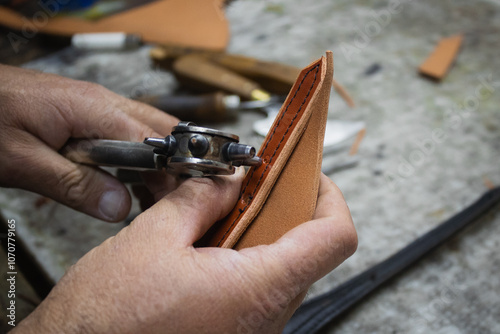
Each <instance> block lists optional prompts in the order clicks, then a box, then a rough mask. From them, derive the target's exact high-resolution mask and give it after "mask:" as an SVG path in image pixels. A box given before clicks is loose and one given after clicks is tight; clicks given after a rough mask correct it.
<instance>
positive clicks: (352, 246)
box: [343, 224, 358, 259]
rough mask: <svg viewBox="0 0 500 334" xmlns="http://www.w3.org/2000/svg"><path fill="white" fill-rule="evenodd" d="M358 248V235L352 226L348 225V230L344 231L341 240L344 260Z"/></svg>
mask: <svg viewBox="0 0 500 334" xmlns="http://www.w3.org/2000/svg"><path fill="white" fill-rule="evenodd" d="M357 248H358V234H357V233H356V229H355V228H354V225H352V224H351V225H350V227H349V228H347V229H346V231H345V233H344V239H343V256H344V258H346V259H347V258H348V257H350V256H351V255H352V254H354V252H356V249H357Z"/></svg>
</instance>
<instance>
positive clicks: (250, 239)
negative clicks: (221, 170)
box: [203, 52, 333, 249]
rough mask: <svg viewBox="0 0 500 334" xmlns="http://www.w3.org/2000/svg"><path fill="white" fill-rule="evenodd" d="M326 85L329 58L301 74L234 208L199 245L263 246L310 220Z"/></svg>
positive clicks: (327, 91)
mask: <svg viewBox="0 0 500 334" xmlns="http://www.w3.org/2000/svg"><path fill="white" fill-rule="evenodd" d="M332 79H333V55H332V53H331V52H327V56H326V58H325V57H322V58H321V59H319V60H318V61H316V62H313V63H312V64H311V65H309V66H308V67H306V68H305V69H304V70H302V72H301V73H300V75H299V77H298V79H297V81H296V82H295V84H294V86H293V87H292V90H291V91H290V93H289V95H288V97H287V99H286V101H285V103H284V104H283V106H282V107H281V110H280V113H279V114H278V116H277V118H276V120H275V122H274V124H273V126H272V127H271V130H270V131H269V133H268V135H267V137H266V139H265V140H264V144H263V145H262V147H261V149H260V151H259V153H258V156H260V157H262V158H263V161H264V162H263V164H262V165H261V166H259V167H252V168H251V169H250V170H249V171H248V173H247V175H246V177H245V180H244V181H243V185H242V191H241V196H240V198H239V200H238V202H237V204H236V206H235V208H234V209H233V211H232V212H231V213H230V214H229V215H228V216H227V217H226V218H225V219H224V220H222V221H220V222H218V223H217V224H215V225H214V227H213V228H212V230H211V231H209V233H208V234H207V236H208V237H207V238H208V239H209V241H208V242H203V244H205V245H208V246H216V247H224V248H236V249H241V248H245V247H251V246H255V245H259V244H269V243H272V242H274V241H276V240H277V239H278V238H279V237H281V236H282V235H283V234H285V233H286V232H287V231H289V230H290V229H292V228H294V227H295V226H297V225H299V224H301V223H304V222H306V221H308V220H310V219H311V218H312V215H313V213H314V210H315V207H316V201H317V196H318V186H319V176H320V173H321V160H322V150H323V137H324V132H325V126H326V119H327V116H328V100H329V96H330V87H331V84H332Z"/></svg>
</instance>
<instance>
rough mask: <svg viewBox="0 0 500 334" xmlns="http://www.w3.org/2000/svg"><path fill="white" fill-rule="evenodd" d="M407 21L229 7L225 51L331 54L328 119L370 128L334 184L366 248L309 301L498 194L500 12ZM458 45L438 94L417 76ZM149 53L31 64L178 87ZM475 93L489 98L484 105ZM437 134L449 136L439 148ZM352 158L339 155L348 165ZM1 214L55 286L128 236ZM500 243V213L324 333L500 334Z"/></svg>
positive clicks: (136, 84) (425, 14) (266, 6)
mask: <svg viewBox="0 0 500 334" xmlns="http://www.w3.org/2000/svg"><path fill="white" fill-rule="evenodd" d="M398 9H399V10H400V12H398V13H395V12H394V13H392V14H389V15H388V16H387V15H385V16H383V15H380V13H382V12H383V13H390V12H389V11H388V10H389V1H361V0H356V1H348V0H337V1H330V0H317V1H314V2H306V1H299V0H289V1H284V0H281V1H252V0H240V1H235V2H233V3H231V5H230V6H229V8H228V9H227V17H228V19H229V21H230V26H231V35H232V37H231V42H230V46H229V48H228V51H229V52H232V53H239V54H244V55H248V56H255V57H259V58H262V59H266V60H273V61H281V62H284V63H287V64H291V65H296V66H299V67H304V66H305V65H307V64H308V63H309V62H311V61H313V60H314V59H316V58H319V57H320V56H322V55H323V54H324V52H325V50H332V51H333V52H334V58H335V78H336V79H337V80H338V81H339V82H340V83H341V84H343V85H344V86H345V87H346V89H347V90H348V91H349V92H350V94H351V95H352V97H353V98H354V100H355V102H356V108H354V109H351V108H349V107H347V106H346V104H345V103H344V102H343V101H342V100H341V99H340V97H339V96H338V95H336V94H335V93H334V92H333V93H332V94H333V95H332V99H331V104H330V118H331V119H339V120H350V121H363V122H365V123H366V130H367V132H366V136H365V139H364V140H363V142H362V143H361V146H360V148H359V153H358V155H359V158H360V163H359V164H358V165H357V166H356V167H354V168H350V169H345V170H342V171H339V172H336V173H334V174H331V175H329V176H330V177H331V178H332V179H333V180H334V181H335V182H336V183H337V184H338V186H339V187H340V189H341V190H342V191H343V193H344V196H345V198H346V200H347V202H348V204H349V207H350V209H351V213H352V216H353V219H354V223H355V225H356V228H357V231H358V236H359V247H358V250H357V252H356V253H355V255H353V256H352V257H351V258H350V259H348V260H347V261H346V262H345V263H344V264H342V265H341V266H340V267H339V268H338V269H336V270H334V271H333V272H332V273H330V274H329V275H327V276H326V277H325V278H323V279H322V280H320V281H319V282H318V283H316V284H315V285H314V286H313V287H312V288H311V290H310V294H309V296H315V295H317V294H320V293H322V292H325V291H327V290H329V289H331V288H332V287H334V286H336V285H338V284H340V283H342V282H343V281H345V280H347V279H349V278H350V277H352V276H354V275H356V274H357V273H360V272H361V271H363V270H365V269H367V268H369V267H370V266H372V265H374V264H376V263H378V262H380V261H382V260H383V259H385V258H387V257H388V256H390V255H391V254H393V253H395V252H396V251H398V250H399V249H401V248H402V247H403V246H404V245H406V244H407V243H409V242H411V241H412V240H414V239H415V238H417V237H418V236H420V235H422V234H424V233H425V232H427V231H429V230H430V229H432V228H433V227H435V226H437V225H438V224H439V223H440V222H442V221H444V220H445V219H447V218H448V217H451V216H452V215H454V214H455V213H457V212H459V211H460V210H462V209H464V208H465V207H466V206H467V205H469V204H470V203H472V202H473V201H475V200H476V199H477V198H478V197H479V196H480V195H481V194H483V193H484V192H485V191H487V190H488V186H489V185H491V184H494V185H499V184H500V168H499V166H500V158H499V157H500V117H499V109H498V108H499V106H500V76H499V74H500V73H499V71H500V57H498V55H499V54H498V50H499V48H500V4H498V2H495V1H478V0H475V1H465V0H461V1H431V0H420V1H401V5H400V7H399V8H398ZM377 13H378V14H377ZM362 32H363V33H362ZM457 33H463V34H464V36H465V38H464V43H463V45H462V50H461V52H460V53H459V56H458V58H457V60H456V63H455V65H454V66H453V67H452V69H451V71H450V72H449V75H448V76H447V77H446V78H445V79H444V80H443V81H442V82H439V83H436V82H433V81H430V80H429V79H426V78H423V77H420V76H419V75H418V74H417V68H418V66H419V64H421V63H422V62H423V61H424V60H425V59H426V57H427V56H428V55H429V53H430V52H431V51H432V50H433V48H434V47H435V45H436V44H437V42H438V41H439V39H441V38H442V37H447V36H451V35H454V34H457ZM148 52H149V48H148V47H144V48H141V49H140V50H137V51H130V52H123V53H113V52H107V53H102V52H101V53H98V52H93V53H92V52H87V53H85V52H77V51H76V50H74V49H72V48H70V47H68V48H66V49H64V50H62V51H59V52H57V53H55V54H52V55H50V56H46V57H44V58H41V59H37V60H35V61H32V62H30V63H27V64H25V65H23V66H24V67H26V68H32V69H38V70H42V71H46V72H51V73H57V74H60V75H64V76H67V77H71V78H75V79H81V80H88V81H92V82H97V83H99V84H102V85H104V86H105V87H107V88H109V89H110V90H112V91H115V92H117V93H119V94H123V95H126V96H134V95H137V94H146V93H147V94H157V93H165V92H168V91H171V90H173V89H175V87H176V82H175V80H174V78H173V76H172V75H171V74H169V73H167V72H163V71H161V70H158V69H153V68H152V67H151V64H150V61H149V59H148ZM479 89H482V90H481V92H489V93H488V94H486V93H485V94H483V95H481V96H480V98H478V96H477V92H478V90H479ZM485 89H486V90H485ZM471 101H472V102H471ZM263 117H264V116H263V115H261V114H259V113H255V112H247V113H244V114H242V115H241V116H240V118H239V120H238V121H237V122H235V123H224V124H216V125H215V127H218V128H220V129H222V130H225V131H230V132H233V133H236V134H238V135H239V136H240V137H241V141H242V142H244V143H249V144H253V145H255V146H257V147H258V146H259V145H260V143H261V141H262V138H260V137H259V136H257V135H256V134H254V133H252V129H251V127H248V124H249V123H251V122H253V121H256V120H258V119H261V118H263ZM439 129H441V130H442V131H443V133H444V135H445V137H444V139H442V140H439V141H436V140H435V138H434V136H433V133H434V132H435V131H439ZM344 156H345V152H341V153H338V159H339V160H340V159H343V158H344ZM332 157H333V158H334V157H335V156H331V157H328V158H332ZM334 159H335V158H334ZM0 208H1V210H2V212H3V215H4V216H5V217H6V218H15V219H16V220H17V222H18V226H17V229H18V233H19V235H20V236H21V237H22V238H23V240H25V241H26V243H27V244H28V246H29V248H30V249H31V251H32V252H33V253H34V254H35V256H36V258H37V260H38V261H40V262H41V263H42V265H43V267H44V268H45V270H46V271H47V272H48V274H49V275H50V277H51V278H52V279H53V280H54V281H56V280H57V279H59V278H60V277H61V276H62V275H63V273H64V271H65V270H66V269H67V268H68V267H69V266H70V265H71V264H73V263H75V262H76V261H77V260H78V258H79V257H81V256H82V255H83V254H84V253H86V252H87V251H89V250H90V249H91V248H93V247H95V246H96V245H98V244H100V243H101V242H102V241H104V240H105V239H106V238H108V237H109V236H112V235H114V234H116V233H117V232H118V231H119V230H120V229H121V228H123V226H124V223H118V224H107V223H103V222H100V221H97V220H94V219H92V218H89V217H87V216H85V215H83V214H79V213H75V212H74V211H72V210H71V209H68V208H65V207H63V206H61V205H59V204H57V203H55V202H52V201H48V202H47V201H43V200H40V196H38V195H34V194H31V193H27V192H24V191H21V190H15V189H1V190H0ZM133 210H134V212H137V211H138V209H137V205H135V207H134V209H133ZM499 235H500V210H498V209H497V210H495V211H494V212H493V213H492V214H490V215H489V216H488V217H487V218H485V219H483V220H482V221H480V222H478V223H477V224H475V225H474V226H473V227H471V228H468V229H466V230H465V231H464V232H462V233H461V234H460V235H459V236H458V237H456V238H454V239H453V240H452V241H450V242H447V243H446V244H444V245H443V246H442V247H440V248H439V249H437V250H436V251H434V252H432V253H431V254H430V255H429V256H427V257H426V258H425V259H424V260H423V261H420V262H419V263H418V264H417V265H415V266H413V267H412V268H411V269H410V270H409V271H407V272H405V273H404V274H402V275H400V276H398V277H397V278H396V279H393V280H391V281H390V282H388V283H387V284H385V285H384V286H383V287H382V288H381V289H379V290H378V291H377V292H376V293H374V294H372V295H371V296H370V297H369V298H367V299H366V300H365V301H363V302H362V303H360V304H359V305H358V306H357V307H355V308H354V309H353V310H352V311H351V312H349V313H348V314H346V315H345V316H344V317H343V318H342V320H341V321H339V322H337V323H336V324H334V325H333V326H332V327H331V328H330V329H329V330H328V331H327V332H328V333H334V332H335V333H442V334H445V333H446V334H448V333H500V320H499V319H500V253H499V252H498V250H499V248H500V238H499Z"/></svg>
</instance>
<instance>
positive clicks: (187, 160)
mask: <svg viewBox="0 0 500 334" xmlns="http://www.w3.org/2000/svg"><path fill="white" fill-rule="evenodd" d="M238 142H239V137H238V136H236V135H233V134H230V133H225V132H222V131H219V130H215V129H210V128H205V127H200V126H196V124H194V123H191V122H180V123H179V124H178V125H177V126H175V127H174V128H173V129H172V134H171V135H169V136H167V137H165V138H146V139H145V140H144V142H143V143H138V142H128V141H117V140H104V139H90V140H88V139H78V140H73V141H71V142H70V143H68V145H66V146H65V147H64V148H63V149H62V151H61V153H62V154H63V155H64V156H65V157H67V158H68V159H70V160H72V161H74V162H78V163H82V164H88V165H98V166H110V167H118V168H123V169H135V170H161V169H166V171H167V172H169V173H171V174H174V175H180V176H193V177H205V176H213V175H231V174H233V173H234V171H235V167H238V166H258V165H260V164H261V159H260V158H259V157H256V156H255V148H253V147H252V146H249V145H244V144H239V143H238Z"/></svg>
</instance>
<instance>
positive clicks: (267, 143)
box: [240, 64, 319, 198]
mask: <svg viewBox="0 0 500 334" xmlns="http://www.w3.org/2000/svg"><path fill="white" fill-rule="evenodd" d="M314 69H316V74H315V75H314V81H313V84H312V86H311V88H310V89H309V92H308V93H307V96H309V93H310V91H311V89H312V87H314V83H315V81H316V75H317V74H318V69H319V64H318V65H316V66H314V67H313V68H311V69H310V70H309V71H307V72H306V74H305V75H304V77H303V78H302V80H301V81H300V84H299V87H297V89H296V90H295V93H294V94H293V96H292V98H291V100H290V102H289V103H288V104H287V106H286V108H285V110H284V111H283V113H282V114H281V117H280V118H279V119H278V122H276V125H275V126H274V128H273V132H272V133H271V136H270V137H269V139H268V140H267V141H266V145H265V146H264V149H263V150H262V154H261V155H262V156H264V154H265V152H266V150H267V147H268V145H269V143H270V142H271V140H272V139H273V137H274V134H275V133H276V130H277V129H278V126H279V125H280V124H281V121H282V120H283V118H284V117H285V115H286V112H287V111H288V107H290V105H291V104H292V103H293V101H294V100H295V98H296V97H297V94H298V92H299V91H300V88H301V87H302V84H303V83H304V81H305V80H306V78H307V76H308V75H309V73H310V72H312V71H313V70H314ZM306 98H307V97H306ZM301 108H302V105H301ZM298 112H300V109H299V111H298ZM298 112H297V113H298ZM296 115H297V114H296ZM292 122H293V120H292ZM266 169H267V166H266ZM256 170H257V168H255V169H254V170H253V171H252V174H251V175H250V177H249V178H248V181H247V184H246V185H245V187H244V188H243V190H242V191H241V193H240V198H241V196H242V195H243V194H244V193H245V190H246V189H247V187H248V185H249V184H250V181H251V180H252V177H253V174H254V173H255V171H256ZM264 171H265V170H264Z"/></svg>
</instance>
